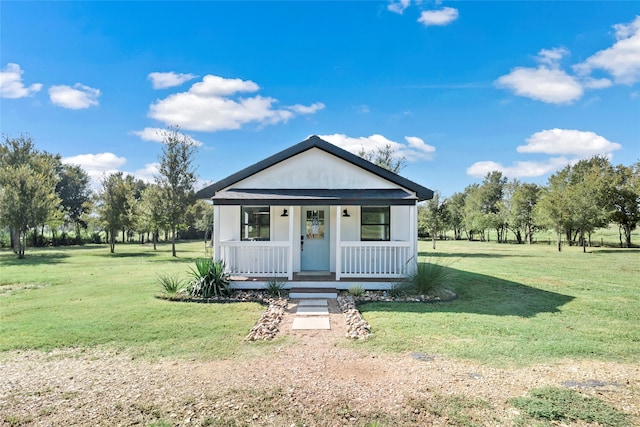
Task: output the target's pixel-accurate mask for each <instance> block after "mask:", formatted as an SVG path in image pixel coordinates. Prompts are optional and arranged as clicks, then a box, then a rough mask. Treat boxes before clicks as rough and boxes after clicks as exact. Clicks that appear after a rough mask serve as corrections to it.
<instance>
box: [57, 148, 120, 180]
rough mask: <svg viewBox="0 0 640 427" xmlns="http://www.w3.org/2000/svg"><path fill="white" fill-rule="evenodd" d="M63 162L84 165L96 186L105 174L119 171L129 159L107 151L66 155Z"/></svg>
mask: <svg viewBox="0 0 640 427" xmlns="http://www.w3.org/2000/svg"><path fill="white" fill-rule="evenodd" d="M62 163H65V164H68V165H78V166H80V167H82V169H84V171H85V172H87V174H88V175H89V177H90V178H91V179H92V181H93V182H94V188H95V186H96V185H99V183H100V181H101V180H102V177H103V176H104V175H109V174H112V173H115V172H118V171H119V169H120V167H122V166H124V164H125V163H127V159H125V158H124V157H118V156H116V155H115V154H113V153H109V152H106V153H98V154H79V155H77V156H72V157H65V158H63V159H62Z"/></svg>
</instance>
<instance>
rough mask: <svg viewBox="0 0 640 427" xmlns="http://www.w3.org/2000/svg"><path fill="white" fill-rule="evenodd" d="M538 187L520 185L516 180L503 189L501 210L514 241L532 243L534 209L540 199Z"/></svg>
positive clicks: (528, 184)
mask: <svg viewBox="0 0 640 427" xmlns="http://www.w3.org/2000/svg"><path fill="white" fill-rule="evenodd" d="M540 190H541V189H540V187H539V186H538V185H537V184H532V183H521V182H520V181H518V180H515V179H514V180H513V181H511V182H509V183H508V184H507V186H506V188H505V198H504V202H503V209H504V210H505V218H506V224H507V227H508V228H509V230H511V231H512V232H513V234H514V235H515V236H516V241H517V242H518V243H522V242H523V240H524V241H525V242H527V243H532V240H533V232H534V231H535V230H536V223H535V220H534V208H535V206H536V204H537V203H538V200H539V198H540Z"/></svg>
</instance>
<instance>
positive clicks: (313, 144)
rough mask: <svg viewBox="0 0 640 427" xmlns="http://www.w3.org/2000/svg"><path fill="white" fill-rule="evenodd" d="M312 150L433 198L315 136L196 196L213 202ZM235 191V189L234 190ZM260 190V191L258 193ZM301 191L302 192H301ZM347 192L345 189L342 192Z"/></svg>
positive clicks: (421, 196) (428, 192)
mask: <svg viewBox="0 0 640 427" xmlns="http://www.w3.org/2000/svg"><path fill="white" fill-rule="evenodd" d="M312 148H318V149H320V150H322V151H325V152H327V153H329V154H332V155H334V156H336V157H338V158H340V159H342V160H345V161H347V162H349V163H351V164H353V165H355V166H358V167H360V168H362V169H364V170H366V171H369V172H371V173H373V174H375V175H377V176H379V177H381V178H384V179H386V180H387V181H390V182H393V183H394V184H396V185H398V186H400V187H403V188H406V189H407V190H410V191H413V192H414V193H416V196H417V199H418V200H419V201H421V200H429V199H431V198H433V191H432V190H430V189H428V188H426V187H423V186H422V185H420V184H417V183H415V182H413V181H411V180H408V179H406V178H403V177H401V176H400V175H397V174H395V173H393V172H391V171H388V170H386V169H384V168H381V167H380V166H377V165H375V164H373V163H371V162H369V161H367V160H365V159H363V158H361V157H359V156H356V155H355V154H352V153H350V152H348V151H346V150H343V149H342V148H340V147H337V146H335V145H333V144H331V143H329V142H327V141H325V140H323V139H321V138H320V137H318V136H316V135H313V136H310V137H309V138H307V139H306V140H304V141H302V142H300V143H298V144H296V145H294V146H292V147H289V148H287V149H286V150H283V151H280V152H279V153H276V154H274V155H273V156H270V157H267V158H266V159H264V160H261V161H259V162H258V163H255V164H254V165H251V166H249V167H247V168H245V169H243V170H241V171H239V172H236V173H234V174H232V175H229V176H228V177H226V178H224V179H222V180H220V181H218V182H216V183H214V184H212V185H210V186H208V187H205V188H203V189H202V190H200V191H198V192H197V193H196V197H198V198H199V199H210V198H213V197H214V196H215V194H216V192H218V191H220V190H224V189H230V188H229V187H231V186H232V185H233V184H235V183H237V182H239V181H242V180H243V179H245V178H248V177H250V176H252V175H254V174H256V173H258V172H260V171H263V170H265V169H267V168H269V167H271V166H274V165H276V164H278V163H280V162H282V161H284V160H287V159H289V158H291V157H294V156H296V155H298V154H300V153H303V152H305V151H307V150H310V149H312ZM231 190H232V189H231ZM239 191H241V192H243V191H244V192H246V190H239ZM254 191H257V190H254ZM260 191H262V192H263V193H264V194H268V193H267V192H268V191H270V190H260ZM298 191H300V190H298ZM339 191H344V190H339Z"/></svg>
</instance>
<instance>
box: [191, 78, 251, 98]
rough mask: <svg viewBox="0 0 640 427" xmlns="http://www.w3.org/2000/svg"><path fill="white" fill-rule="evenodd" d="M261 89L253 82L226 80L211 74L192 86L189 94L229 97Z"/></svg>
mask: <svg viewBox="0 0 640 427" xmlns="http://www.w3.org/2000/svg"><path fill="white" fill-rule="evenodd" d="M259 89H260V86H258V85H257V84H256V83H255V82H252V81H251V80H242V79H226V78H224V77H220V76H214V75H211V74H209V75H206V76H204V78H203V79H202V81H201V82H198V83H195V84H194V85H193V86H191V89H189V92H191V93H194V94H196V95H202V96H229V95H233V94H234V93H236V92H256V91H258V90H259Z"/></svg>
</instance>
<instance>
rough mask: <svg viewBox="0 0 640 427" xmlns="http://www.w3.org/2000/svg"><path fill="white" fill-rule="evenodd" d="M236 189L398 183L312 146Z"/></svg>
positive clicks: (374, 185)
mask: <svg viewBox="0 0 640 427" xmlns="http://www.w3.org/2000/svg"><path fill="white" fill-rule="evenodd" d="M233 188H236V189H242V188H253V189H284V188H294V189H299V188H307V189H308V188H313V189H315V188H328V189H331V188H340V189H361V188H375V189H382V188H398V186H397V185H396V184H393V183H391V182H389V181H387V180H385V179H383V178H381V177H379V176H377V175H375V174H373V173H371V172H368V171H366V170H364V169H361V168H357V167H355V166H354V165H352V164H351V163H349V162H347V161H345V160H342V159H339V158H337V157H335V156H333V155H331V154H329V153H327V152H325V151H322V150H320V149H318V148H312V149H310V150H308V151H305V152H303V153H300V154H298V155H296V156H294V157H291V158H289V159H286V160H284V161H282V162H280V163H278V164H276V165H274V166H272V167H270V168H267V169H265V170H263V171H261V172H258V173H256V174H254V175H252V176H250V177H248V178H245V179H244V180H242V181H239V182H237V183H235V184H234V185H233Z"/></svg>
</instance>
